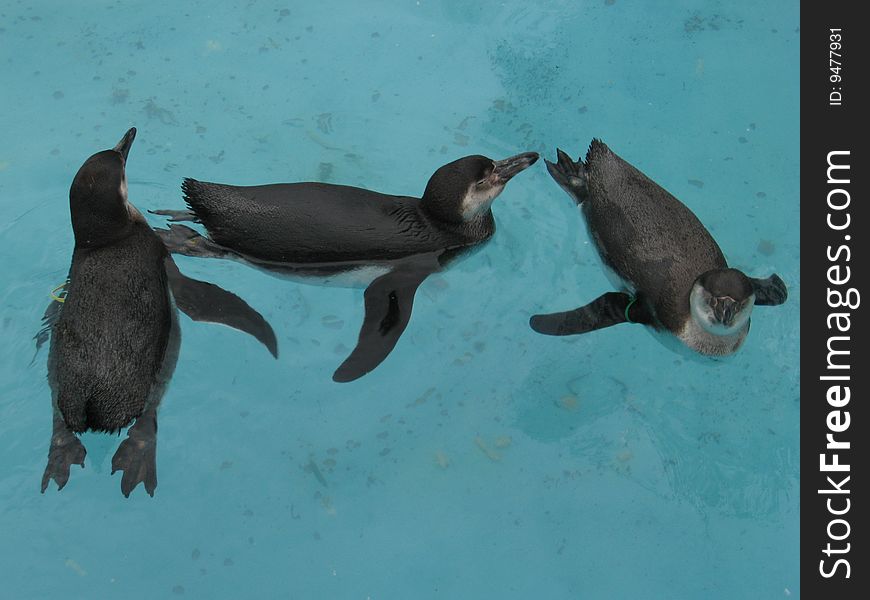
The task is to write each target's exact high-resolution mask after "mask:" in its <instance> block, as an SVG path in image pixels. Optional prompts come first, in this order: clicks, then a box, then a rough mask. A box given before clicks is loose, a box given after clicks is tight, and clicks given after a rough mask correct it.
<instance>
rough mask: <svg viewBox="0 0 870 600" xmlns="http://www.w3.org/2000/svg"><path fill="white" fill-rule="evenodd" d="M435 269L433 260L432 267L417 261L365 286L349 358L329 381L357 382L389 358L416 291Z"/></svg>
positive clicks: (406, 318)
mask: <svg viewBox="0 0 870 600" xmlns="http://www.w3.org/2000/svg"><path fill="white" fill-rule="evenodd" d="M436 270H438V265H437V260H436V261H435V264H433V263H432V262H431V261H430V260H427V259H425V258H422V259H421V258H418V259H415V260H413V261H411V262H409V263H406V264H403V265H400V266H397V267H396V268H394V270H392V271H390V272H389V273H386V274H385V275H381V276H380V277H378V278H377V279H375V280H374V281H372V282H371V284H369V286H368V287H367V288H366V291H365V318H364V320H363V324H362V327H361V328H360V332H359V340H358V341H357V344H356V348H354V349H353V352H351V353H350V356H348V357H347V358H346V359H345V361H344V362H343V363H341V365H340V366H339V367H338V369H336V370H335V373H334V374H333V375H332V380H333V381H335V382H338V383H346V382H349V381H353V380H355V379H359V378H360V377H362V376H363V375H365V374H366V373H368V372H369V371H372V370H374V368H375V367H377V366H378V365H379V364H381V363H382V362H383V361H384V359H385V358H387V356H389V354H390V352H392V350H393V348H394V347H395V346H396V343H397V342H398V341H399V338H400V337H401V335H402V332H404V331H405V327H407V326H408V321H409V320H410V319H411V309H412V308H413V306H414V294H416V292H417V288H418V287H419V286H420V284H421V283H423V280H424V279H426V277H428V276H429V275H430V274H431V273H433V272H435V271H436Z"/></svg>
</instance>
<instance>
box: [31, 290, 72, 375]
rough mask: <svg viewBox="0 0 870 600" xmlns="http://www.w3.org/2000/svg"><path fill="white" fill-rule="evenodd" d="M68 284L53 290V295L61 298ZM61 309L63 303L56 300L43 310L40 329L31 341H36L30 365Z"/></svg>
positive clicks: (49, 333) (49, 334)
mask: <svg viewBox="0 0 870 600" xmlns="http://www.w3.org/2000/svg"><path fill="white" fill-rule="evenodd" d="M67 285H69V284H68V283H64V284H63V286H62V287H60V288H58V289H56V290H53V293H55V294H56V295H57V297H58V298H63V295H64V294H65V293H66V286H67ZM62 308H63V303H62V302H59V301H57V300H52V301H51V303H50V304H49V305H48V306H47V307H46V308H45V312H44V313H43V314H42V327H41V328H40V329H39V331H37V332H36V335H35V336H33V339H34V340H36V352H34V353H33V359H32V360H31V361H30V364H31V365H32V364H33V361H34V360H36V356H37V354H39V349H40V348H42V346H43V345H44V344H45V342H47V341H48V338H49V337H51V328H52V327H54V324H55V323H57V320H58V319H59V318H60V311H61V309H62Z"/></svg>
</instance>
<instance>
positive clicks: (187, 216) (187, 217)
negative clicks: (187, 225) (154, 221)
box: [148, 209, 202, 223]
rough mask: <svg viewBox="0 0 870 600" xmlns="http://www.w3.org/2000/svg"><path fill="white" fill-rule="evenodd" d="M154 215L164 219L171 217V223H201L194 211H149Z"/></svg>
mask: <svg viewBox="0 0 870 600" xmlns="http://www.w3.org/2000/svg"><path fill="white" fill-rule="evenodd" d="M148 212H150V213H151V214H152V215H161V216H164V217H169V222H170V223H177V222H179V221H192V222H194V223H201V222H202V221H200V220H199V217H197V216H196V213H194V212H193V211H192V210H168V209H164V210H149V211H148Z"/></svg>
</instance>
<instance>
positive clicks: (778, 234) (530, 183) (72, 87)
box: [0, 0, 800, 600]
mask: <svg viewBox="0 0 870 600" xmlns="http://www.w3.org/2000/svg"><path fill="white" fill-rule="evenodd" d="M179 4H180V3H175V2H151V3H148V4H147V6H146V5H144V4H143V5H142V6H138V7H137V6H133V5H132V3H121V2H117V3H109V2H88V3H87V4H86V6H87V8H83V7H77V6H75V5H74V3H65V2H41V3H31V2H10V1H3V2H0V47H2V50H3V51H2V54H0V60H2V69H0V90H2V93H0V109H2V110H0V131H2V140H3V144H2V146H0V215H2V219H0V264H2V265H3V277H2V282H0V307H2V321H0V330H2V334H3V344H2V345H0V357H2V358H0V427H2V434H3V435H2V442H0V450H2V456H3V461H2V464H3V467H4V468H3V470H2V472H0V581H2V582H3V583H2V586H3V588H2V590H3V591H2V592H0V595H2V596H7V595H8V596H9V597H16V598H49V597H58V596H59V595H64V596H65V597H68V598H109V597H125V598H163V597H176V596H180V595H183V596H184V597H193V598H342V599H343V598H349V599H350V598H359V599H367V598H371V599H373V600H374V599H382V598H384V599H387V598H471V599H475V598H553V599H561V598H582V599H586V598H592V599H597V598H650V599H659V598H662V599H682V598H704V599H712V598H722V599H735V598H753V599H754V598H784V597H791V598H794V597H799V595H800V586H799V576H798V540H799V531H798V516H799V499H798V483H799V470H798V464H799V451H798V441H799V434H798V415H799V409H800V403H799V397H798V396H799V388H798V374H799V373H798V350H799V339H800V336H799V328H798V315H799V308H800V280H799V271H798V266H799V256H800V253H799V238H798V223H799V220H798V209H799V196H798V178H799V159H798V141H799V130H798V112H799V104H798V84H799V77H798V41H799V31H798V26H799V19H798V12H799V11H798V4H797V3H796V2H790V1H782V2H767V3H757V2H747V1H739V2H701V1H682V2H645V3H639V2H628V1H627V0H616V1H615V2H610V1H607V2H605V1H604V0H600V1H595V2H583V1H576V0H575V1H572V2H552V3H540V4H541V6H535V4H536V3H530V2H525V1H512V0H511V1H507V2H491V1H480V2H459V1H457V2H433V1H423V0H421V1H419V2H415V1H413V0H412V1H403V2H366V3H364V4H363V3H351V2H344V3H338V2H335V3H331V2H322V3H305V4H302V3H293V2H285V3H277V2H250V3H237V4H236V3H215V2H186V3H183V7H181V8H179ZM133 125H135V126H136V127H138V129H139V135H138V136H137V140H136V142H135V144H134V146H133V149H132V151H131V154H130V158H129V163H128V177H129V180H130V184H129V190H130V199H131V201H132V202H133V203H134V204H136V205H137V206H138V207H139V208H140V209H141V210H143V211H144V210H145V209H157V208H166V207H174V208H179V207H181V196H180V191H179V185H180V182H181V178H182V177H184V176H192V177H196V178H199V179H204V180H212V181H226V182H232V183H238V184H255V183H266V182H276V181H294V180H321V181H330V182H335V183H339V182H340V183H346V184H352V185H361V186H365V187H369V188H373V189H377V190H383V191H386V192H390V193H395V194H409V195H419V194H420V193H422V190H423V187H424V185H425V182H426V180H427V179H428V177H429V175H430V174H431V173H432V171H434V170H435V169H436V168H437V167H438V166H440V165H441V164H444V163H446V162H448V161H450V160H453V159H455V158H458V157H460V156H462V155H465V154H475V153H481V154H486V155H488V156H491V157H492V158H496V159H498V158H504V157H506V156H508V155H511V154H515V153H517V152H521V151H530V150H534V151H539V152H541V153H542V154H543V155H544V156H546V157H548V158H550V159H552V158H553V157H554V155H555V147H556V146H557V145H558V146H560V147H561V148H563V149H565V150H567V151H569V152H570V153H571V154H572V156H574V157H576V156H577V155H580V154H585V150H586V147H587V145H588V143H589V141H590V139H591V138H592V137H593V136H596V137H601V138H602V139H604V141H605V142H607V143H608V144H609V145H610V146H611V147H612V148H613V149H614V151H616V152H617V153H619V154H620V155H622V156H623V157H624V158H626V159H627V160H629V161H631V162H632V163H634V164H635V165H636V166H638V167H639V168H641V169H642V170H643V171H645V172H646V173H647V174H648V175H650V176H651V177H653V178H654V179H656V180H657V181H658V182H659V183H661V184H662V185H664V186H665V187H666V188H668V189H669V190H670V191H671V192H673V193H674V194H675V195H676V196H678V197H679V198H681V199H682V200H683V201H684V202H685V203H686V204H688V205H689V206H690V207H691V208H692V209H693V210H694V211H695V212H696V214H697V215H698V216H699V217H700V219H701V220H702V221H703V222H704V223H705V224H706V225H707V226H708V227H709V229H710V230H711V231H712V232H713V234H714V236H715V237H716V238H717V240H718V241H719V243H720V245H721V246H722V247H723V249H724V250H725V253H726V255H727V256H728V258H729V260H730V262H731V264H732V265H733V266H737V267H739V268H743V269H745V270H746V271H747V272H748V273H749V274H751V275H754V276H766V275H768V274H769V273H771V272H774V271H775V272H777V273H779V274H780V275H781V276H782V277H783V279H784V280H785V281H786V282H787V283H788V284H789V286H790V298H789V301H788V303H787V304H786V305H784V306H782V307H779V308H765V307H760V308H758V309H757V310H756V311H755V313H754V318H753V324H752V331H751V333H750V335H749V338H748V340H747V342H746V344H745V346H744V348H743V349H742V350H741V352H740V353H738V354H737V355H736V356H734V357H733V358H731V359H730V360H727V361H723V362H721V363H712V362H705V361H699V360H687V359H686V358H685V357H683V356H681V355H678V354H675V353H672V352H671V351H669V350H667V349H665V347H664V346H662V345H661V344H660V343H659V342H658V341H657V340H656V339H655V338H654V337H653V336H652V335H650V333H649V332H648V331H646V330H644V329H642V328H641V327H639V326H638V327H633V326H621V327H616V328H612V329H609V330H605V331H601V332H596V333H593V334H589V335H585V336H577V337H570V338H562V339H557V338H551V337H546V336H540V335H537V334H535V333H534V332H532V331H531V329H529V327H528V324H527V321H528V317H529V315H530V314H532V313H536V312H550V311H556V310H565V309H568V308H573V307H576V306H579V305H581V304H584V303H586V302H588V301H589V300H591V299H593V298H594V297H596V296H598V295H599V294H600V293H602V292H604V291H606V290H608V289H610V286H609V284H608V283H607V280H606V279H605V277H604V274H603V273H602V271H601V268H600V265H599V263H598V260H597V258H596V257H595V255H594V253H593V249H592V247H591V245H590V241H589V239H588V237H587V234H586V233H585V231H584V229H583V225H582V222H581V220H580V215H579V214H578V211H577V210H576V208H575V207H574V206H572V204H571V201H570V200H569V199H568V198H567V196H565V194H564V193H563V192H562V191H561V190H560V189H559V188H558V186H557V185H556V184H555V183H554V182H553V181H552V180H551V179H550V177H549V175H547V173H546V170H545V169H544V167H543V164H540V163H539V164H536V165H534V166H533V167H532V168H531V169H529V171H528V172H525V173H522V174H521V175H519V176H517V178H516V179H515V180H514V181H512V182H511V183H510V184H509V185H508V187H507V189H506V190H505V192H504V194H502V196H501V197H499V198H498V199H497V200H496V203H495V205H494V213H495V217H496V220H497V223H498V231H497V233H496V235H495V236H494V238H493V239H492V241H491V242H490V243H489V244H487V245H486V246H485V247H484V248H483V249H482V250H481V251H480V252H477V253H476V254H474V255H473V256H471V257H469V258H468V259H467V260H465V261H462V262H460V263H458V264H457V265H455V266H454V267H453V268H451V269H450V270H448V271H446V272H443V273H440V274H438V275H436V276H433V277H431V278H429V279H428V280H427V281H426V282H425V283H424V284H423V286H422V287H421V289H420V290H419V292H418V294H417V300H416V303H415V307H414V316H413V318H412V320H411V323H410V325H409V327H408V329H407V330H406V332H405V334H404V336H403V337H402V338H401V340H400V341H399V343H398V345H397V347H396V349H395V351H394V352H393V353H392V355H390V357H389V358H388V359H387V360H386V361H385V362H384V364H383V365H381V367H380V368H378V369H377V370H375V371H374V372H372V373H371V374H370V375H368V376H366V377H364V378H362V379H360V380H359V381H357V382H354V383H351V384H335V383H333V382H332V381H331V379H330V378H331V375H332V372H333V370H334V369H335V367H336V366H337V365H338V364H339V363H340V362H341V361H342V360H343V358H344V357H345V356H346V355H347V353H348V351H349V349H350V348H352V347H353V345H354V343H355V341H356V336H357V333H358V330H359V325H360V323H361V322H362V314H363V311H362V293H363V292H362V290H360V289H343V288H323V287H317V286H312V285H300V284H296V283H289V282H283V281H280V280H278V279H274V278H271V277H268V276H266V275H264V274H262V273H260V272H257V271H255V270H253V269H250V268H247V267H245V266H243V265H240V264H234V263H230V262H226V261H203V260H199V261H197V260H194V259H189V258H186V257H179V258H178V259H177V261H178V264H179V266H180V267H181V269H182V270H183V271H184V272H185V273H187V274H188V275H190V276H192V277H196V278H198V279H207V280H210V281H213V282H215V283H217V284H219V285H221V286H223V287H224V288H226V289H230V290H234V291H236V292H237V293H239V294H241V295H243V296H244V297H245V299H246V300H247V301H248V302H249V303H250V304H251V305H252V306H254V307H255V308H257V309H258V310H260V311H261V312H262V313H263V314H264V316H265V317H266V318H267V319H269V320H270V322H271V323H272V325H273V327H274V328H275V331H276V333H277V334H278V339H279V344H280V348H281V355H280V358H279V360H277V361H275V360H273V359H272V358H271V357H270V356H269V355H268V353H267V352H266V351H265V350H264V349H263V348H262V347H261V346H259V345H258V344H257V343H256V341H254V340H253V339H251V338H249V337H248V336H244V335H242V334H240V333H238V332H236V331H233V330H230V329H228V328H225V327H220V326H216V325H208V324H202V323H194V322H192V321H191V320H190V319H188V318H187V317H185V316H182V317H181V324H182V331H183V341H182V348H181V355H180V359H179V362H178V366H177V369H176V372H175V376H174V378H173V381H172V384H171V386H170V389H169V392H168V393H167V395H166V397H165V399H164V402H163V405H162V407H161V413H160V433H159V443H158V448H159V450H158V459H157V460H158V471H159V486H158V488H157V492H156V495H155V497H154V498H153V499H152V498H150V497H148V496H147V495H146V494H145V493H144V490H142V488H141V487H140V488H138V489H137V490H135V491H134V493H133V494H132V495H131V497H130V498H129V499H125V498H124V497H123V496H122V495H121V493H120V489H119V487H120V475H119V474H116V475H115V476H114V477H113V476H111V475H110V471H111V456H112V454H113V453H114V451H115V449H116V447H117V445H118V443H119V442H120V438H118V437H114V436H104V435H95V434H86V435H85V436H84V437H83V441H84V443H85V445H86V446H87V448H88V456H87V459H86V468H85V469H83V470H82V469H79V468H78V467H74V470H73V472H72V476H71V478H70V482H69V484H68V485H67V486H66V487H65V488H64V489H63V490H62V491H61V492H59V493H58V492H57V491H56V489H55V487H54V486H53V485H52V487H50V488H49V490H47V492H46V493H45V495H40V494H39V483H40V479H41V476H42V471H43V469H44V467H45V460H46V455H47V450H48V442H49V438H50V434H51V409H50V394H49V390H48V385H47V382H46V378H45V373H46V368H45V358H46V352H45V351H44V350H43V352H42V353H41V354H40V355H39V356H37V357H36V359H35V361H34V362H33V364H31V359H32V358H33V341H32V339H31V338H32V336H33V334H34V333H35V332H36V330H37V329H38V328H39V326H40V317H41V315H42V312H43V310H44V309H45V306H46V303H47V301H48V291H49V290H51V288H53V287H54V286H55V285H57V284H58V283H60V282H61V281H62V280H63V278H64V277H65V275H66V272H67V269H68V267H69V260H70V255H71V251H72V243H73V238H72V231H71V228H70V224H69V210H68V199H67V194H68V189H69V184H70V181H71V179H72V176H73V175H74V173H75V171H76V170H77V169H78V167H79V166H80V165H81V163H82V162H83V160H84V159H85V158H86V157H87V156H89V155H90V154H92V153H93V152H96V151H98V150H102V149H104V148H107V147H111V146H113V145H114V144H115V143H116V142H117V141H118V139H119V138H120V137H121V135H122V134H123V133H124V131H126V129H127V128H128V127H130V126H133ZM150 218H151V217H150ZM151 222H152V223H153V224H154V225H157V224H160V223H161V222H162V221H161V220H160V219H156V218H151ZM312 464H313V465H316V467H317V468H316V469H314V468H312ZM318 473H319V475H320V476H319V477H318Z"/></svg>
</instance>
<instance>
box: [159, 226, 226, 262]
mask: <svg viewBox="0 0 870 600" xmlns="http://www.w3.org/2000/svg"><path fill="white" fill-rule="evenodd" d="M154 232H155V233H156V234H157V236H158V237H159V238H160V239H161V241H162V242H163V245H164V246H166V248H167V250H169V251H170V252H172V253H174V254H183V255H185V256H198V257H200V258H223V257H225V256H226V255H227V254H228V252H227V251H226V250H225V249H224V248H223V247H221V246H219V245H217V244H215V243H214V242H213V241H211V240H210V239H208V238H207V237H203V236H201V235H200V234H199V233H197V232H196V231H194V230H193V229H191V228H190V227H188V226H186V225H170V226H169V229H160V228H154Z"/></svg>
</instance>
